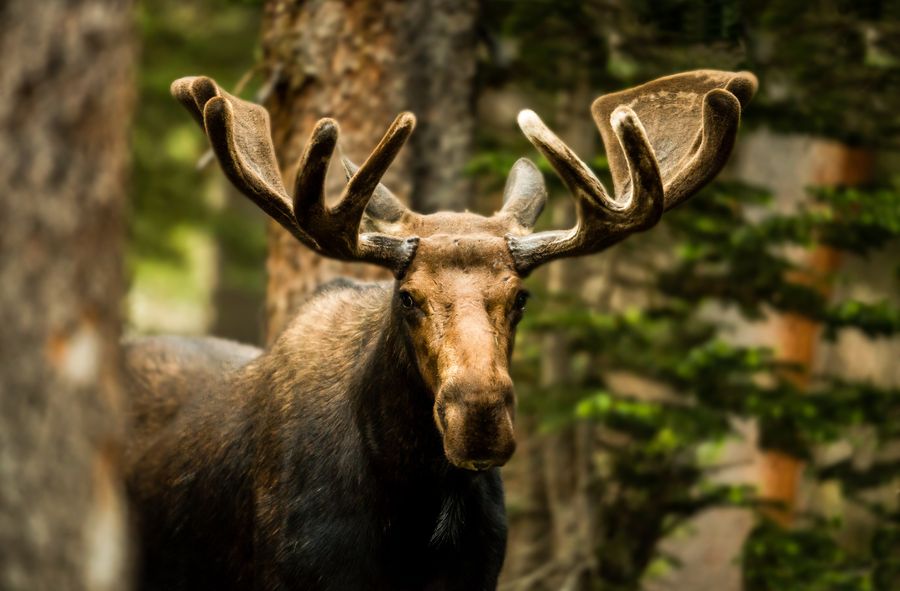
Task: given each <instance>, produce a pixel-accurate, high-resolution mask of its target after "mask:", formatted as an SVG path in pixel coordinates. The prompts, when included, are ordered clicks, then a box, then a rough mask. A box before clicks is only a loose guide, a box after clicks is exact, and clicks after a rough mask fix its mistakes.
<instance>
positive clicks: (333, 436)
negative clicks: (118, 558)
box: [125, 70, 756, 590]
mask: <svg viewBox="0 0 900 591" xmlns="http://www.w3.org/2000/svg"><path fill="white" fill-rule="evenodd" d="M755 89H756V79H755V78H754V76H753V75H752V74H749V73H744V72H740V73H731V72H720V71H711V70H701V71H694V72H688V73H683V74H677V75H674V76H669V77H666V78H661V79H658V80H655V81H652V82H649V83H647V84H644V85H642V86H638V87H636V88H632V89H629V90H625V91H622V92H618V93H615V94H609V95H604V96H601V97H600V98H598V99H597V100H596V101H595V102H594V103H593V106H592V113H593V117H594V119H595V121H596V124H597V126H598V128H599V130H600V133H601V135H602V138H603V142H604V144H605V148H606V153H607V156H608V159H609V165H610V170H611V173H612V179H613V183H614V185H615V192H614V195H615V196H614V197H611V196H610V194H609V193H607V191H606V189H605V188H604V187H603V185H602V184H601V183H600V181H599V180H598V179H597V177H596V176H595V175H594V174H593V173H592V172H591V170H590V169H589V168H588V167H587V166H586V165H585V164H584V163H583V162H582V161H581V160H580V159H579V157H578V156H577V155H576V154H575V153H573V152H572V150H571V149H569V148H568V147H567V146H566V145H565V144H564V143H563V142H562V141H561V140H560V139H559V138H558V137H557V136H556V135H554V134H553V132H551V131H550V130H549V129H548V128H547V127H546V126H545V125H544V123H543V122H542V121H541V120H540V119H539V118H538V116H537V115H536V114H534V113H533V112H531V111H523V112H522V113H521V114H520V115H519V119H518V121H519V126H520V127H521V129H522V131H523V132H524V133H525V135H526V136H527V137H528V139H529V140H530V141H531V142H532V143H533V144H534V146H536V147H537V149H538V150H539V151H540V152H541V153H542V154H543V155H544V156H545V157H546V158H547V160H548V161H549V162H550V164H551V165H552V166H553V168H554V169H555V170H556V172H557V173H558V174H559V176H560V177H561V179H562V180H563V181H564V183H565V185H566V186H567V187H568V189H569V190H570V191H571V193H572V195H573V196H574V198H575V203H576V210H577V223H576V224H575V226H574V227H573V228H571V229H567V230H551V231H542V232H536V233H532V228H533V226H534V224H535V221H536V219H537V217H538V215H539V214H540V212H541V210H542V209H543V207H544V203H545V201H546V198H547V192H546V189H545V186H544V182H543V178H542V176H541V173H540V172H539V171H538V169H537V168H536V167H535V165H534V164H532V163H531V162H530V161H529V160H527V159H524V158H523V159H521V160H519V161H518V162H516V164H515V166H514V167H513V168H512V170H511V172H510V174H509V178H508V181H507V183H506V188H505V190H504V195H503V206H502V208H501V209H500V211H498V212H497V213H495V214H493V215H492V216H490V217H484V216H481V215H476V214H474V213H468V212H467V213H453V212H440V213H435V214H432V215H420V214H417V213H414V212H412V211H410V210H408V209H407V208H406V207H405V206H404V205H403V204H402V202H401V201H400V200H399V199H397V198H396V197H395V196H393V195H392V194H391V192H390V191H389V190H388V189H387V188H385V187H384V186H383V185H382V184H380V180H381V177H382V175H383V174H384V173H385V171H386V170H387V168H388V166H389V165H390V164H391V162H392V161H393V160H394V158H395V156H396V155H397V153H398V151H399V150H400V148H401V146H402V145H403V144H404V142H405V141H406V139H407V138H408V137H409V135H410V133H412V131H413V127H414V124H415V118H414V117H413V115H412V114H410V113H403V114H401V115H399V116H398V117H397V118H396V120H395V121H394V122H393V124H392V125H391V126H390V128H389V129H388V130H387V132H386V133H385V135H384V137H383V139H382V140H381V142H380V143H379V144H378V145H377V146H376V147H375V149H374V150H373V151H372V153H371V155H370V156H369V157H368V159H367V160H366V161H365V162H364V163H363V164H362V165H361V166H359V167H357V166H355V165H354V164H352V163H351V162H349V161H347V160H344V162H343V165H344V168H345V170H346V174H347V177H348V181H347V184H346V188H345V189H344V191H343V195H342V198H341V199H340V201H339V202H338V203H337V204H336V205H335V206H333V207H329V206H327V205H326V204H325V200H324V195H323V193H324V181H325V174H326V171H327V169H328V165H329V161H330V159H331V156H332V153H333V151H334V149H335V146H336V144H337V141H338V125H337V123H336V122H335V121H333V120H331V119H322V120H321V121H319V122H318V124H317V125H316V126H315V129H314V130H313V132H312V135H311V137H310V139H309V141H308V143H307V145H306V147H305V151H304V153H303V155H302V157H301V158H300V161H299V164H298V166H297V173H296V177H295V181H294V191H293V199H291V198H290V197H289V196H288V193H287V191H286V190H285V187H284V185H283V183H282V177H281V173H280V171H279V167H278V164H277V162H276V159H275V154H274V150H273V147H272V142H271V137H270V130H269V118H268V113H267V112H266V111H265V109H263V108H262V107H260V106H258V105H255V104H251V103H248V102H245V101H243V100H241V99H239V98H236V97H234V96H232V95H230V94H228V93H227V92H224V91H223V90H222V89H221V88H219V87H218V86H217V85H216V84H215V82H213V80H211V79H209V78H206V77H191V78H182V79H180V80H177V81H176V82H174V83H173V85H172V92H173V94H174V96H175V97H176V98H177V99H178V100H179V101H180V102H181V103H182V104H183V105H184V106H185V107H187V109H188V111H190V113H191V115H192V116H193V117H194V118H195V119H196V120H197V121H198V122H199V123H200V124H201V126H202V127H203V129H204V130H205V132H206V135H207V136H208V137H209V140H210V142H211V144H212V147H213V150H214V152H215V154H216V156H217V157H218V160H219V162H220V164H221V166H222V169H223V171H224V172H225V175H226V176H227V177H228V178H229V179H230V181H231V182H232V183H233V184H234V185H235V186H236V187H237V188H238V189H239V190H240V191H241V192H243V193H244V194H245V195H246V196H247V197H249V198H250V199H251V200H253V202H255V203H256V204H257V205H258V206H259V207H260V208H261V209H262V210H263V211H265V212H266V213H267V214H268V215H269V216H271V217H272V218H274V219H275V220H277V221H278V222H279V223H280V224H281V226H283V227H284V228H285V229H286V230H287V231H288V232H290V233H291V234H293V235H294V236H295V237H296V238H297V240H299V241H300V242H302V243H303V244H305V245H306V246H307V247H309V248H311V249H312V250H314V251H315V252H317V253H319V254H321V255H324V256H327V257H333V258H337V259H341V260H348V261H365V262H367V263H371V264H374V265H380V266H382V267H385V268H387V269H389V270H390V271H391V272H392V273H393V276H394V280H393V281H391V282H383V283H370V284H362V283H354V282H350V281H342V282H337V283H334V284H331V285H328V286H325V287H324V288H322V289H320V291H319V292H318V293H317V294H316V295H315V296H314V297H312V298H311V299H310V300H309V301H308V302H307V303H305V304H304V305H303V306H302V308H301V309H300V310H299V311H298V312H297V315H296V317H295V318H294V319H293V321H292V322H291V323H290V325H289V326H288V327H287V328H286V329H285V330H284V332H283V334H281V335H280V336H279V337H278V339H277V340H276V341H275V343H274V344H273V345H272V346H271V348H269V349H268V350H265V351H261V350H258V349H256V348H253V347H249V346H244V345H239V344H236V343H231V342H227V341H223V340H218V339H212V338H201V339H188V338H178V337H153V338H144V339H138V340H134V341H132V342H129V343H126V345H125V348H126V360H127V375H128V380H129V386H130V390H131V405H132V411H133V431H134V432H133V434H132V436H131V437H130V438H129V439H130V441H129V444H128V447H127V449H126V458H125V459H126V476H127V487H128V492H129V496H130V499H131V502H132V506H133V512H134V516H135V521H136V527H137V529H138V539H139V543H140V553H139V557H138V559H139V565H140V566H139V574H140V578H141V585H142V588H144V589H176V590H177V589H217V590H226V589H261V590H278V589H333V590H344V589H349V590H353V589H385V590H407V589H408V590H412V589H435V590H438V589H443V590H453V589H460V590H480V589H494V588H495V587H496V584H497V577H498V574H499V572H500V568H501V565H502V563H503V557H504V552H505V546H506V533H507V532H506V517H505V510H504V501H503V488H502V484H501V479H500V472H499V469H498V468H499V467H500V466H502V465H503V464H504V463H505V462H506V461H507V460H508V459H509V458H510V456H511V455H512V453H513V450H514V449H515V436H514V431H513V420H514V415H515V403H516V398H515V393H514V390H513V383H512V380H511V379H510V375H509V363H510V356H511V352H512V348H513V342H514V339H515V332H516V324H517V323H518V322H519V320H520V319H521V318H522V314H523V312H524V310H525V306H526V302H527V299H528V292H527V291H526V290H525V288H524V287H523V278H525V277H526V276H527V275H528V274H529V273H531V271H533V270H534V269H535V268H536V267H538V266H539V265H542V264H544V263H547V262H549V261H552V260H554V259H558V258H562V257H571V256H580V255H587V254H591V253H595V252H598V251H601V250H603V249H605V248H607V247H609V246H610V245H612V244H614V243H616V242H618V241H620V240H622V239H623V238H625V237H626V236H628V235H629V234H632V233H634V232H639V231H643V230H647V229H649V228H651V227H652V226H654V225H655V224H656V223H657V221H658V220H659V219H660V217H661V216H662V214H663V212H664V211H666V210H668V209H671V208H673V207H675V206H677V205H678V204H680V203H681V202H683V201H685V200H686V199H688V198H689V197H691V196H692V195H693V194H695V193H696V192H697V191H698V190H699V189H700V188H701V187H703V186H704V185H705V184H707V183H708V182H709V181H710V180H711V179H712V178H713V177H714V176H715V175H716V174H717V173H718V172H719V171H720V170H721V168H722V166H723V165H724V164H725V162H726V160H727V159H728V156H729V154H730V152H731V149H732V147H733V145H734V141H735V137H736V133H737V130H738V124H739V120H740V114H741V109H742V107H743V106H745V105H746V104H747V103H748V102H749V100H750V99H751V97H752V96H753V94H754V92H755Z"/></svg>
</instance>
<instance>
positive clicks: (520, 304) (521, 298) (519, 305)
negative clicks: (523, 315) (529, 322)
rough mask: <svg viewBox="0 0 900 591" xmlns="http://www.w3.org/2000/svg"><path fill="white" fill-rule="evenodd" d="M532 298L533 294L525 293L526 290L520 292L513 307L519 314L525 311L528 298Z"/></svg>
mask: <svg viewBox="0 0 900 591" xmlns="http://www.w3.org/2000/svg"><path fill="white" fill-rule="evenodd" d="M530 297H531V294H530V293H528V292H527V291H524V290H523V291H520V292H519V293H517V294H516V301H515V303H514V304H513V306H515V309H516V310H518V311H519V312H522V311H524V310H525V305H526V304H527V303H528V298H530Z"/></svg>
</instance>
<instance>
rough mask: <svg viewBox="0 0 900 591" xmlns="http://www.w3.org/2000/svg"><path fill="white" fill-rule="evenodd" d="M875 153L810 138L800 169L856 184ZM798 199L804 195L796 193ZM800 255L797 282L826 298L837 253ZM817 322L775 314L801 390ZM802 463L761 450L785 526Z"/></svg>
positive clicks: (818, 249)
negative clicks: (804, 268)
mask: <svg viewBox="0 0 900 591" xmlns="http://www.w3.org/2000/svg"><path fill="white" fill-rule="evenodd" d="M874 160H875V159H874V153H873V152H871V151H870V150H865V149H861V148H851V147H849V146H846V145H844V144H841V143H838V142H834V141H828V140H814V141H813V142H812V145H811V149H810V150H809V156H808V161H807V162H806V165H807V167H808V168H807V169H806V170H801V171H799V173H800V174H802V175H803V176H804V177H806V178H808V185H811V186H815V187H836V186H849V187H852V186H855V185H861V184H864V183H866V182H869V181H870V180H871V178H872V173H873V168H874ZM801 199H803V197H801ZM799 258H801V259H802V261H801V264H802V265H803V266H804V267H806V271H804V272H802V273H795V274H794V276H793V277H792V279H793V280H794V281H796V282H797V283H803V284H806V285H810V286H812V287H814V288H815V289H817V290H818V291H819V292H820V293H822V295H824V296H825V297H826V298H827V297H828V295H829V293H830V291H831V289H830V288H831V286H830V284H829V281H830V280H831V279H832V276H833V275H834V273H835V272H836V271H837V270H838V268H839V266H840V253H839V252H838V251H836V250H834V249H833V248H830V247H828V246H823V245H818V246H815V247H814V248H812V249H811V250H809V251H807V252H804V253H803V254H802V255H801V256H800V257H799ZM820 329H821V327H820V326H819V323H818V322H816V321H814V320H812V319H810V318H809V317H807V316H803V315H802V314H795V313H784V314H781V315H780V316H779V317H778V319H777V327H776V332H777V337H776V342H777V354H778V358H779V359H780V360H781V361H784V362H787V363H791V364H797V365H798V366H800V368H801V369H798V370H797V371H792V372H790V373H788V374H787V375H786V376H785V377H786V378H787V379H788V380H790V381H791V382H792V383H793V384H794V385H795V386H796V387H797V388H798V389H799V390H801V391H802V390H805V389H806V388H807V387H808V385H809V381H810V377H811V374H812V372H813V369H814V368H813V363H814V361H815V359H816V349H817V345H818V339H819V332H820ZM802 471H803V462H802V461H801V460H800V459H798V458H795V457H792V456H791V455H789V454H786V453H784V452H782V451H779V450H771V449H764V450H762V452H761V461H760V485H759V488H760V496H761V497H763V498H765V499H769V500H773V501H777V502H779V503H781V505H782V506H781V507H779V508H773V509H770V510H768V511H767V514H768V516H769V517H770V518H771V519H773V520H774V521H775V522H777V523H779V524H781V525H783V526H788V525H790V524H791V523H792V521H793V519H794V513H795V510H796V505H797V497H798V489H799V486H800V478H801V475H802Z"/></svg>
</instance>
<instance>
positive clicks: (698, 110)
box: [507, 70, 756, 274]
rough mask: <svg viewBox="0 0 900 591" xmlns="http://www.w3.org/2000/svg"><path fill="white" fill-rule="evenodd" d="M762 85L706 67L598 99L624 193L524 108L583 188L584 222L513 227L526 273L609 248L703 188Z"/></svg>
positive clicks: (535, 138) (564, 173) (524, 120)
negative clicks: (526, 231)
mask: <svg viewBox="0 0 900 591" xmlns="http://www.w3.org/2000/svg"><path fill="white" fill-rule="evenodd" d="M755 91H756V78H755V77H754V76H753V75H752V74H750V73H749V72H739V73H736V74H735V73H732V72H718V71H714V70H698V71H696V72H687V73H684V74H677V75H674V76H668V77H665V78H660V79H658V80H654V81H652V82H649V83H647V84H644V85H642V86H639V87H636V88H633V89H630V90H625V91H622V92H618V93H615V94H610V95H605V96H602V97H600V98H598V99H597V100H596V101H594V104H593V106H592V109H591V110H592V112H593V116H594V120H595V122H596V124H597V127H598V128H599V130H600V133H601V135H602V136H603V143H604V145H605V147H606V153H607V157H608V159H609V165H610V172H611V173H612V177H613V183H614V185H615V188H616V195H617V198H616V199H612V198H610V197H609V194H608V193H607V192H606V190H605V188H604V187H603V185H602V184H601V183H600V181H599V180H597V177H596V176H595V175H594V173H593V172H592V171H591V169H590V168H588V166H587V165H586V164H585V163H584V162H582V161H581V159H579V158H578V156H577V155H576V154H575V153H574V152H572V150H570V149H569V148H568V146H566V145H565V144H564V143H563V142H562V141H561V140H560V139H559V138H558V137H556V135H554V134H553V132H552V131H550V130H549V129H548V128H547V127H546V126H545V125H544V124H543V122H542V121H541V120H540V118H538V116H537V115H535V114H534V113H533V112H531V111H523V112H522V113H520V115H519V126H520V127H521V128H522V131H523V132H524V133H525V135H526V136H527V137H528V139H529V140H530V141H531V143H532V144H534V146H535V147H536V148H537V149H538V150H539V151H540V152H541V153H542V154H544V156H545V157H546V158H547V160H548V161H549V162H550V164H551V165H552V166H553V168H554V169H555V170H556V171H557V173H558V174H559V176H560V178H562V180H563V182H564V183H565V184H566V185H567V186H568V188H569V189H570V191H571V192H572V194H573V196H574V197H575V199H576V207H577V212H578V222H577V224H576V226H575V227H574V228H572V229H571V230H565V231H550V232H540V233H538V234H532V235H530V236H524V237H517V236H508V237H507V241H508V242H509V245H510V251H511V252H512V254H513V258H514V259H515V262H516V267H517V269H518V270H519V272H520V273H523V274H527V273H528V272H530V271H531V270H532V269H534V268H535V267H537V266H538V265H541V264H543V263H545V262H548V261H550V260H553V259H556V258H561V257H566V256H579V255H584V254H590V253H592V252H597V251H600V250H603V249H604V248H607V247H609V246H611V245H612V244H614V243H616V242H618V241H619V240H622V239H623V238H625V237H626V236H628V235H629V234H632V233H634V232H638V231H641V230H646V229H648V228H650V227H652V226H653V225H655V224H656V223H657V222H658V221H659V219H660V217H661V215H662V213H663V211H664V210H668V209H671V208H672V207H675V206H676V205H678V204H679V203H681V202H683V201H684V200H686V199H688V198H689V197H690V196H692V195H693V194H695V193H696V192H697V191H698V190H699V189H700V188H702V187H703V186H704V185H705V184H707V183H708V182H709V181H710V180H712V178H713V177H715V175H716V174H718V172H719V171H720V170H721V168H722V167H723V166H724V165H725V162H726V161H727V159H728V156H729V155H730V153H731V149H732V147H733V146H734V141H735V137H736V134H737V129H738V125H739V122H740V113H741V108H742V107H743V106H744V105H746V104H747V103H748V102H749V101H750V99H751V98H752V96H753V94H754V92H755ZM613 138H615V140H613Z"/></svg>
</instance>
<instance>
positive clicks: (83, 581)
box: [0, 0, 134, 591]
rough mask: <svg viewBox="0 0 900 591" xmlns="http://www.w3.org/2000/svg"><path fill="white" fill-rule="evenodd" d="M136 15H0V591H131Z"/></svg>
mask: <svg viewBox="0 0 900 591" xmlns="http://www.w3.org/2000/svg"><path fill="white" fill-rule="evenodd" d="M132 14H133V13H132V3H131V2H130V1H128V0H48V1H43V2H29V1H26V0H10V1H7V2H4V3H2V4H0V22H3V27H2V30H0V53H2V55H3V56H4V58H5V59H4V64H3V67H2V68H0V92H2V98H0V153H2V154H3V157H2V158H0V224H2V231H0V325H2V327H3V328H2V330H0V588H2V589H4V590H10V591H12V590H18V589H21V590H29V591H30V590H34V589H97V590H101V589H102V590H105V589H125V588H128V587H129V585H128V584H127V580H126V575H127V570H128V569H127V566H126V563H127V547H126V542H127V535H126V516H125V507H124V500H123V496H122V489H121V485H120V481H119V470H118V457H119V437H120V435H121V424H120V418H121V413H120V409H121V404H122V400H121V396H120V391H119V353H118V341H119V331H120V312H119V306H120V300H121V296H122V293H123V275H122V266H121V262H122V252H121V250H122V231H123V226H122V212H123V206H124V199H125V191H126V172H127V168H128V166H127V164H128V154H129V148H128V127H129V122H130V119H131V106H132V96H131V94H132V80H131V76H132V67H133V62H134V55H133V53H134V52H133V47H132V39H133V34H132V30H131V29H132V26H131V19H132Z"/></svg>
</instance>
